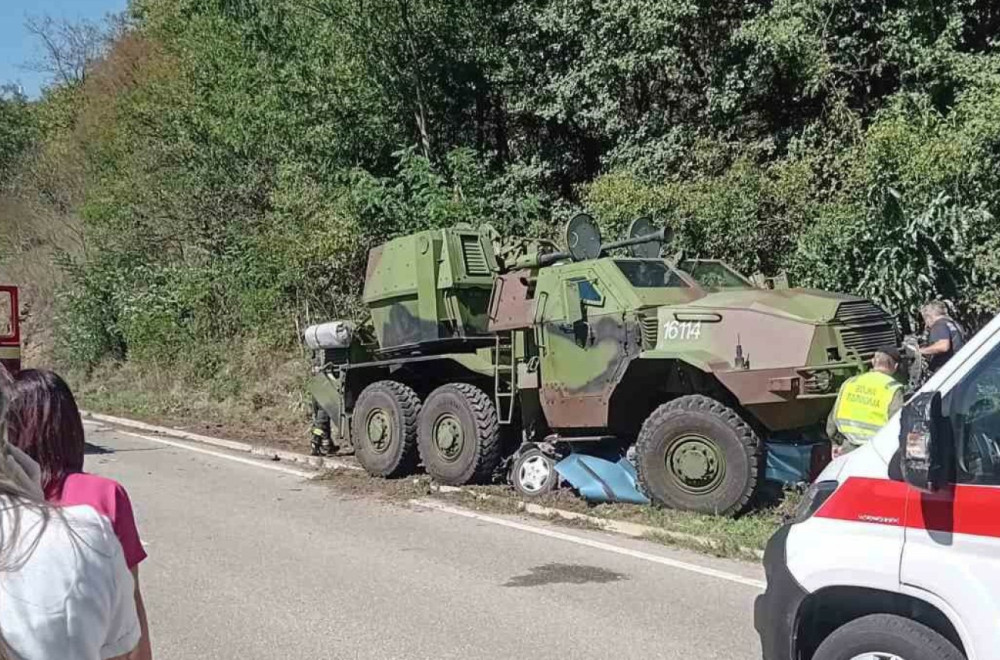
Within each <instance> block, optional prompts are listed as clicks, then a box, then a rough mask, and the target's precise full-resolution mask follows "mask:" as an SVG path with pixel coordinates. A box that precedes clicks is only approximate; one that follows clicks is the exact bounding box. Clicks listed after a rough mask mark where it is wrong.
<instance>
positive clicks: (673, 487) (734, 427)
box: [636, 395, 761, 516]
mask: <svg viewBox="0 0 1000 660" xmlns="http://www.w3.org/2000/svg"><path fill="white" fill-rule="evenodd" d="M760 446H761V443H760V439H759V438H758V437H757V434H756V433H754V431H753V429H751V428H750V426H749V425H748V424H747V423H746V422H745V421H743V419H742V418H741V417H740V416H739V415H738V414H736V412H734V411H733V410H732V409H731V408H729V407H727V406H725V405H723V404H721V403H719V402H718V401H716V400H715V399H710V398H709V397H706V396H701V395H690V396H682V397H680V398H678V399H675V400H673V401H671V402H669V403H665V404H663V405H662V406H660V407H659V408H657V409H656V410H654V411H653V414H651V415H650V416H649V417H648V418H647V419H646V421H645V423H643V425H642V430H641V431H640V432H639V439H638V441H637V442H636V453H637V457H638V465H637V472H638V473H639V481H640V483H641V484H642V486H643V489H644V490H645V491H646V494H647V495H649V497H650V498H651V499H652V500H653V501H654V502H656V503H658V504H662V505H663V506H666V507H670V508H672V509H683V510H686V511H698V512H701V513H714V514H719V515H727V516H731V515H737V514H739V513H740V512H742V511H743V509H744V508H745V507H746V505H747V503H748V502H749V501H750V497H751V496H752V495H753V493H754V491H755V490H756V489H757V484H758V483H759V474H760V471H759V462H760Z"/></svg>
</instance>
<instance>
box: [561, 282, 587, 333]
mask: <svg viewBox="0 0 1000 660" xmlns="http://www.w3.org/2000/svg"><path fill="white" fill-rule="evenodd" d="M565 299H566V323H569V324H570V325H576V324H577V323H579V322H580V321H582V320H583V301H582V300H580V283H579V281H577V280H571V281H569V282H566V298H565Z"/></svg>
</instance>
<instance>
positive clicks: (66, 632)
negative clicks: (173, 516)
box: [0, 373, 140, 660]
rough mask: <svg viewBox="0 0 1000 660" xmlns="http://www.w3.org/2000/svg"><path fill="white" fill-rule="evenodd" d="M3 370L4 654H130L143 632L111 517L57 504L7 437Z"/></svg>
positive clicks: (48, 658) (0, 524) (0, 595)
mask: <svg viewBox="0 0 1000 660" xmlns="http://www.w3.org/2000/svg"><path fill="white" fill-rule="evenodd" d="M10 387H11V383H10V381H9V380H7V379H5V378H3V374H2V373H0V660H53V659H55V658H59V659H60V660H63V659H65V660H108V659H109V658H113V659H116V660H125V659H126V658H128V657H130V656H129V654H130V653H131V652H132V651H133V649H135V648H136V646H137V644H138V642H139V637H140V626H139V619H138V616H137V615H136V609H135V600H134V597H133V594H134V586H133V581H132V576H131V575H130V573H129V570H128V567H127V566H126V565H125V558H124V556H123V554H122V548H121V544H120V543H118V541H117V540H116V539H115V536H114V532H113V530H112V529H111V524H110V522H109V521H108V520H106V519H105V518H103V517H102V516H100V515H99V514H98V513H97V512H96V511H94V510H93V509H92V508H91V507H85V506H72V507H66V508H54V507H52V506H51V505H50V504H48V503H46V502H45V500H44V498H43V496H42V487H41V482H40V479H39V477H40V472H41V470H40V469H39V466H38V464H37V463H35V462H34V461H33V460H32V459H31V458H30V457H29V456H28V455H26V454H25V453H24V452H22V451H20V450H19V449H18V448H17V447H15V446H13V445H11V444H10V443H9V442H7V433H6V430H5V428H4V419H5V404H6V402H7V396H8V394H9V391H10Z"/></svg>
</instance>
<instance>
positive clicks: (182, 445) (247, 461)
mask: <svg viewBox="0 0 1000 660" xmlns="http://www.w3.org/2000/svg"><path fill="white" fill-rule="evenodd" d="M118 434H119V435H128V436H131V437H133V438H141V439H142V440H148V441H149V442H156V443H158V444H161V445H167V446H168V447H177V448H178V449H187V450H188V451H193V452H198V453H199V454H207V455H209V456H214V457H216V458H224V459H226V460H227V461H234V462H236V463H243V464H244V465H252V466H254V467H258V468H263V469H265V470H274V471H276V472H284V473H285V474H290V475H292V476H295V477H301V478H303V479H312V478H313V477H315V476H316V473H315V472H306V471H305V470H296V469H295V468H290V467H286V466H284V465H275V464H274V463H267V462H264V461H260V460H254V459H252V458H243V457H242V456H233V455H232V454H224V453H222V452H221V451H212V450H211V449H202V448H201V447H194V446H192V445H190V444H189V443H186V442H174V441H173V440H164V439H163V438H154V437H152V436H148V435H140V434H139V433H131V432H129V431H118Z"/></svg>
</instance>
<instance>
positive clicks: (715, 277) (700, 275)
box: [680, 259, 752, 289]
mask: <svg viewBox="0 0 1000 660" xmlns="http://www.w3.org/2000/svg"><path fill="white" fill-rule="evenodd" d="M680 267H681V270H683V271H684V272H685V273H687V274H688V275H690V276H691V278H692V279H693V280H694V281H695V282H697V283H698V284H700V285H702V286H703V287H705V288H706V289H750V288H752V285H751V284H750V282H748V281H747V280H746V279H745V278H744V277H743V276H742V275H740V274H739V273H737V272H736V271H735V270H733V269H732V268H730V267H729V266H727V265H725V264H724V263H722V262H721V261H702V260H701V259H685V260H684V261H682V262H681V266H680Z"/></svg>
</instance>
